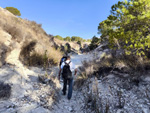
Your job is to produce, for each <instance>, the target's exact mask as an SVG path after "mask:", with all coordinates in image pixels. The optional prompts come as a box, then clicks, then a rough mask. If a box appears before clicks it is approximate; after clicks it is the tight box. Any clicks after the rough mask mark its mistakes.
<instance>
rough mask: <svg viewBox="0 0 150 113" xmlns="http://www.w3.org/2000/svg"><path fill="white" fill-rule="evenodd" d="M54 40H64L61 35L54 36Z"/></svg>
mask: <svg viewBox="0 0 150 113" xmlns="http://www.w3.org/2000/svg"><path fill="white" fill-rule="evenodd" d="M54 38H57V39H59V40H64V39H63V37H61V36H59V35H56V36H54Z"/></svg>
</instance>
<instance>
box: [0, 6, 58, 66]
mask: <svg viewBox="0 0 150 113" xmlns="http://www.w3.org/2000/svg"><path fill="white" fill-rule="evenodd" d="M0 16H1V18H0V34H1V38H0V46H1V49H0V54H1V58H0V64H1V66H2V65H3V64H5V63H10V64H14V59H20V60H21V61H22V62H23V63H24V64H26V65H32V64H33V65H35V64H43V62H42V61H41V62H36V61H35V60H33V58H32V56H34V58H35V57H36V58H40V57H42V56H43V55H44V54H45V52H46V51H47V53H46V55H47V57H48V60H49V61H51V63H52V64H57V63H58V59H60V57H61V53H60V52H59V51H56V50H55V49H54V48H53V47H52V46H53V42H50V38H52V37H50V36H48V35H47V34H46V32H45V31H44V30H43V29H42V28H41V25H40V24H37V23H36V22H34V21H28V20H24V19H21V18H18V17H16V16H14V15H13V14H11V13H10V12H8V11H7V10H5V9H3V8H0ZM56 54H57V57H54V56H55V55H56ZM39 60H40V59H39Z"/></svg>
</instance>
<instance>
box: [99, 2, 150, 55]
mask: <svg viewBox="0 0 150 113" xmlns="http://www.w3.org/2000/svg"><path fill="white" fill-rule="evenodd" d="M98 30H99V33H100V34H101V37H102V39H103V40H105V39H106V38H108V41H109V46H110V47H111V48H113V49H118V48H119V49H120V48H121V49H124V50H125V51H126V54H136V55H139V56H141V55H145V52H146V51H147V50H148V49H149V48H150V0H129V1H127V0H126V1H124V2H123V1H122V2H120V1H119V2H118V3H117V4H115V5H113V6H112V7H111V15H109V16H108V18H107V19H106V20H104V21H103V22H101V23H100V24H99V26H98Z"/></svg>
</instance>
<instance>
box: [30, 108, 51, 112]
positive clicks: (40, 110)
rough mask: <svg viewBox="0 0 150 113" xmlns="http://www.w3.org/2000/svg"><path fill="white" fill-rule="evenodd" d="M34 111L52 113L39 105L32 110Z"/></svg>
mask: <svg viewBox="0 0 150 113" xmlns="http://www.w3.org/2000/svg"><path fill="white" fill-rule="evenodd" d="M32 113H50V111H49V110H48V109H45V108H43V107H38V108H36V109H34V110H32Z"/></svg>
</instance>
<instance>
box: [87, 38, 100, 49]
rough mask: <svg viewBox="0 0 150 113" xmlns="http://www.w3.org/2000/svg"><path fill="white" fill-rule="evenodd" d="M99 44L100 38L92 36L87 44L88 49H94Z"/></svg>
mask: <svg viewBox="0 0 150 113" xmlns="http://www.w3.org/2000/svg"><path fill="white" fill-rule="evenodd" d="M99 44H100V38H98V37H96V36H94V37H93V38H92V41H91V44H90V46H89V48H90V50H94V49H95V48H97V47H98V45H99Z"/></svg>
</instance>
